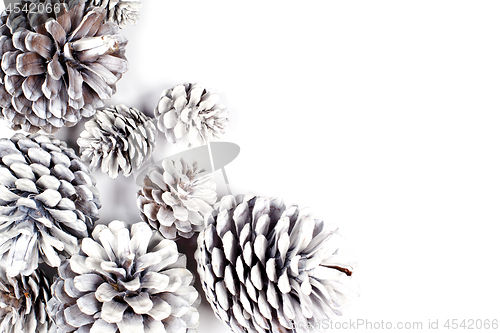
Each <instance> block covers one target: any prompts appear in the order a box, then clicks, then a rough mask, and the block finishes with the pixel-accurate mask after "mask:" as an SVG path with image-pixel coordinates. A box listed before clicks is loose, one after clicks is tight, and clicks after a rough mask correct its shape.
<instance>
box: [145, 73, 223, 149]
mask: <svg viewBox="0 0 500 333" xmlns="http://www.w3.org/2000/svg"><path fill="white" fill-rule="evenodd" d="M218 99H219V97H218V96H217V95H216V94H215V93H213V92H210V91H209V90H207V89H205V88H204V87H203V86H201V85H200V84H199V83H195V84H191V83H184V84H179V85H177V86H175V87H174V88H172V89H169V90H165V91H164V92H163V94H162V96H161V98H160V102H159V104H158V106H157V107H156V108H155V117H156V118H157V119H158V129H159V130H160V131H161V132H163V133H165V136H166V137H167V139H168V141H169V142H171V143H176V142H177V141H182V140H185V141H187V142H188V143H189V145H195V146H199V145H202V144H204V143H206V142H211V141H214V140H217V139H220V138H221V137H222V135H223V134H224V132H225V130H226V127H227V126H228V125H229V119H228V110H227V108H226V106H224V105H221V104H216V103H217V101H218Z"/></svg>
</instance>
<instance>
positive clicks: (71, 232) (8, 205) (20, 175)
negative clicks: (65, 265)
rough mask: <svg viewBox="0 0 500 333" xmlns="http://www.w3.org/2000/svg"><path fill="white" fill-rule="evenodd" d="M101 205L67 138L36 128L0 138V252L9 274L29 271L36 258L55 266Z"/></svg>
mask: <svg viewBox="0 0 500 333" xmlns="http://www.w3.org/2000/svg"><path fill="white" fill-rule="evenodd" d="M100 207H101V204H100V201H99V192H98V190H97V188H96V187H95V180H94V178H93V177H92V176H91V175H90V173H89V170H88V168H87V167H86V166H85V164H84V163H83V162H82V160H80V158H79V157H78V156H76V154H75V152H74V151H73V149H71V148H68V147H67V146H66V143H64V142H62V141H60V140H58V139H55V138H53V137H51V136H45V135H41V134H32V135H29V136H25V135H23V134H16V135H14V136H13V137H12V138H11V139H0V256H1V257H2V258H3V259H4V260H6V265H7V274H8V275H10V276H15V275H17V274H19V273H20V274H23V275H30V274H32V273H33V271H34V270H35V269H36V268H37V267H38V262H39V258H41V259H43V261H45V262H46V263H47V264H49V265H50V266H53V267H55V266H59V265H60V263H61V255H63V256H66V255H67V254H72V253H74V252H75V251H77V244H78V239H79V238H83V237H86V236H87V235H88V230H89V229H90V228H91V227H92V226H93V224H94V221H96V220H97V219H98V209H99V208H100Z"/></svg>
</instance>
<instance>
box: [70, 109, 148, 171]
mask: <svg viewBox="0 0 500 333" xmlns="http://www.w3.org/2000/svg"><path fill="white" fill-rule="evenodd" d="M156 133H157V131H156V126H155V125H154V123H153V121H152V120H151V118H149V117H148V116H146V115H145V114H144V113H142V112H141V111H139V110H137V109H134V108H128V107H126V106H125V105H123V104H120V105H117V106H116V107H109V108H106V109H103V110H98V111H97V112H96V114H95V116H94V117H93V118H92V119H91V120H89V121H87V122H86V123H85V130H84V131H83V132H82V133H81V134H80V138H78V141H77V142H78V145H79V146H80V152H81V154H82V155H81V157H82V160H83V161H84V162H90V169H91V170H95V169H97V168H101V171H102V172H104V173H108V174H109V176H110V177H111V178H113V179H115V178H116V177H117V176H118V173H120V172H121V173H123V175H124V176H125V177H128V176H130V174H131V173H132V171H134V170H137V169H139V168H140V167H141V166H142V165H143V163H144V162H145V161H146V160H147V159H148V158H149V157H150V156H151V154H152V152H153V149H154V147H155V140H156Z"/></svg>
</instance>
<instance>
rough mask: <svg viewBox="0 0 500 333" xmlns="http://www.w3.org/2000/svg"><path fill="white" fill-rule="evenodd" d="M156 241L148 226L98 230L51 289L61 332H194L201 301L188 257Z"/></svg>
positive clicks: (49, 308) (51, 313) (171, 244)
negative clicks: (194, 285)
mask: <svg viewBox="0 0 500 333" xmlns="http://www.w3.org/2000/svg"><path fill="white" fill-rule="evenodd" d="M129 230H130V231H129ZM152 236H153V232H152V230H151V228H150V227H149V226H148V225H147V224H146V223H144V222H140V223H136V224H133V225H132V226H131V227H130V226H129V227H127V226H126V225H125V224H124V223H123V222H120V221H113V222H111V223H110V224H109V226H104V225H98V226H96V228H95V230H94V232H93V233H92V237H93V239H92V238H85V239H84V240H83V241H82V248H81V252H80V254H75V255H73V256H72V257H71V258H70V259H68V260H66V261H65V262H64V263H63V264H62V265H61V266H60V267H59V277H58V278H56V280H55V281H54V283H53V284H52V288H51V290H52V295H53V298H52V299H51V300H50V301H49V302H48V305H47V311H48V313H49V316H50V317H51V319H52V320H53V321H54V322H55V323H56V325H57V327H58V329H57V331H56V332H57V333H63V332H75V331H76V332H91V333H94V332H96V333H115V332H116V331H117V329H118V332H120V333H139V332H144V333H146V332H151V333H153V332H154V333H166V332H168V333H177V332H179V333H180V332H195V329H196V327H197V326H198V321H199V314H198V310H197V309H196V307H197V306H198V304H199V301H200V299H199V295H198V292H197V291H196V289H195V288H194V287H193V286H192V284H193V275H192V274H191V273H190V272H189V271H188V270H187V269H186V256H185V255H183V254H179V253H178V252H177V246H176V245H175V243H174V242H173V241H171V240H168V239H161V241H160V240H159V239H158V238H161V237H157V238H156V237H152Z"/></svg>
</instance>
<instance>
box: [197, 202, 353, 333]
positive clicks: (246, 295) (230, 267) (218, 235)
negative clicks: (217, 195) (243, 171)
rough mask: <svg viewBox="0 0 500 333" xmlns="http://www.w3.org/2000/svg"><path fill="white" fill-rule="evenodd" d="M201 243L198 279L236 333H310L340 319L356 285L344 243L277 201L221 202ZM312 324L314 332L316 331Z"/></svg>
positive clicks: (332, 231) (297, 210) (294, 208)
mask: <svg viewBox="0 0 500 333" xmlns="http://www.w3.org/2000/svg"><path fill="white" fill-rule="evenodd" d="M216 206H218V207H217V210H214V213H213V216H212V215H208V216H207V218H206V219H205V222H206V225H207V227H206V229H205V230H204V231H202V232H200V235H199V237H198V249H197V251H196V253H195V257H196V259H197V262H198V273H199V274H200V279H201V282H202V286H203V289H204V290H205V293H206V297H207V299H208V301H209V302H210V304H211V305H212V308H213V309H214V311H215V312H216V314H217V315H218V316H219V318H220V319H221V320H222V321H224V322H225V323H226V324H227V325H228V326H229V327H231V329H232V330H233V331H234V332H239V333H243V332H273V333H278V332H279V333H283V332H289V333H291V332H307V329H308V326H307V325H308V324H310V325H312V326H309V328H310V327H317V326H318V325H317V324H318V323H321V320H323V319H326V318H331V317H333V316H334V315H339V314H340V313H341V312H340V311H341V307H342V305H343V304H344V301H345V299H346V297H347V296H350V295H351V294H353V291H352V290H353V288H354V289H355V287H356V286H355V285H354V284H353V283H352V282H351V279H350V276H351V273H352V271H353V268H354V266H355V262H354V261H353V260H352V259H351V258H350V257H348V256H343V255H340V254H339V253H338V248H339V245H340V240H341V236H340V235H339V234H338V231H337V229H333V228H329V227H327V226H326V225H325V224H324V222H323V221H322V220H320V219H317V218H315V217H314V216H313V215H311V214H309V213H307V212H306V211H304V210H301V209H300V208H299V207H297V206H295V205H292V206H288V207H286V206H285V205H284V203H283V201H282V200H281V199H277V198H271V199H268V198H264V197H256V196H250V195H249V196H246V197H245V198H242V197H238V198H237V199H236V198H234V197H233V196H225V197H223V198H222V199H221V201H220V202H218V203H217V204H216ZM314 324H316V325H314Z"/></svg>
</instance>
